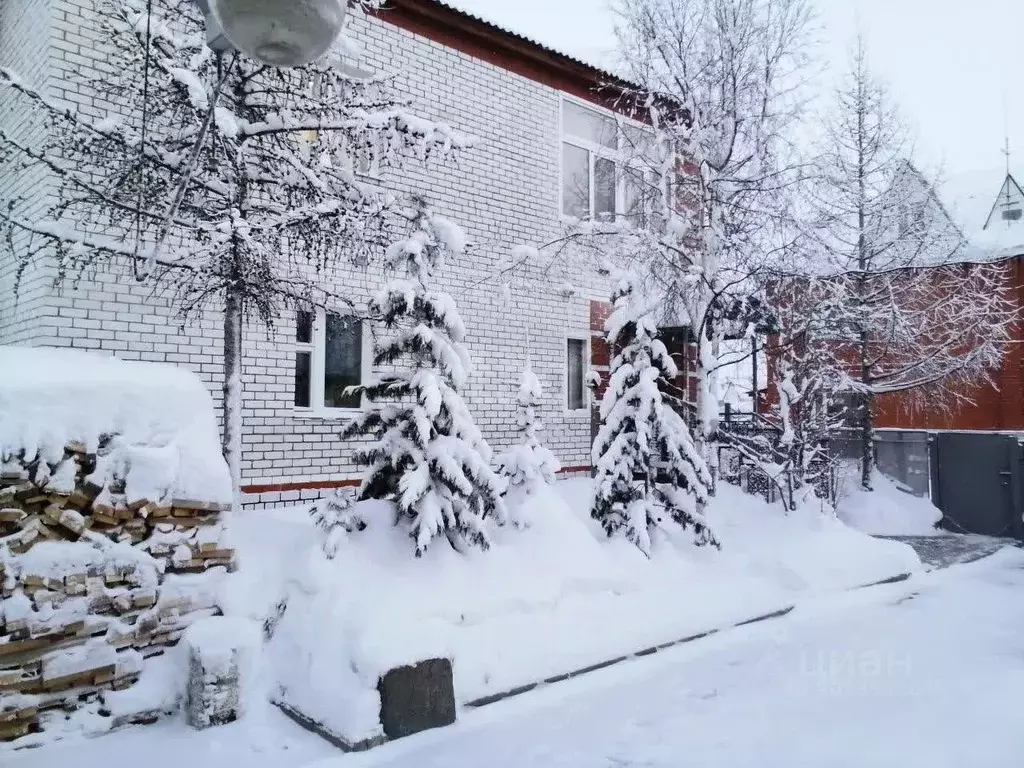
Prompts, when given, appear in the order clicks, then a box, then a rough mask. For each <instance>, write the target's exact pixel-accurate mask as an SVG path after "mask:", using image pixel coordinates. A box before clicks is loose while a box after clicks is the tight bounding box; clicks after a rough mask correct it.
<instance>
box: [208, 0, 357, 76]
mask: <svg viewBox="0 0 1024 768" xmlns="http://www.w3.org/2000/svg"><path fill="white" fill-rule="evenodd" d="M195 3H196V5H197V6H199V8H200V10H202V12H203V16H204V17H205V18H206V41H207V44H208V45H209V46H210V48H212V49H213V50H215V51H226V50H230V49H232V48H235V49H237V50H239V51H241V52H242V53H244V54H245V55H247V56H250V57H252V58H254V59H256V60H257V61H261V62H263V63H265V64H270V65H271V66H274V67H301V66H302V65H304V64H308V63H309V62H311V61H313V60H315V59H317V58H319V57H320V56H322V55H323V54H325V53H326V52H327V51H328V49H329V48H330V47H331V44H332V43H333V42H334V41H335V40H336V39H337V37H338V35H339V34H340V32H341V27H342V24H343V22H344V21H345V9H346V0H195Z"/></svg>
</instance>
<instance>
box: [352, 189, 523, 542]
mask: <svg viewBox="0 0 1024 768" xmlns="http://www.w3.org/2000/svg"><path fill="white" fill-rule="evenodd" d="M409 219H410V221H411V223H412V232H411V234H410V235H409V236H408V237H404V238H402V239H400V240H399V241H397V242H396V243H394V244H393V245H392V246H391V247H390V248H389V249H388V252H387V263H388V265H389V266H390V267H391V268H393V269H395V270H396V271H397V272H398V273H400V274H401V273H404V274H405V277H402V278H398V279H395V280H393V281H391V282H389V283H387V284H386V285H385V286H384V288H383V289H382V290H381V291H380V292H379V293H378V294H377V296H376V297H374V298H373V299H372V300H371V301H370V306H369V310H370V314H371V315H373V316H377V317H380V318H381V320H382V322H383V323H384V325H385V326H386V328H387V329H388V330H389V331H391V333H390V334H388V336H387V338H385V339H383V340H381V341H379V342H378V345H377V348H376V351H375V354H374V364H375V365H377V366H382V367H388V368H391V367H393V366H395V364H396V363H398V362H399V361H402V362H404V363H406V365H407V369H406V370H404V371H395V372H394V373H389V375H388V376H387V377H385V378H383V379H382V380H381V381H380V382H378V383H376V384H370V385H366V386H359V387H353V388H351V391H352V392H353V393H360V394H364V395H365V396H366V397H367V398H368V399H369V400H370V401H371V402H372V403H374V407H372V408H370V409H369V410H367V411H366V412H365V413H363V414H361V415H360V416H359V417H357V418H356V419H355V420H354V421H353V422H352V423H351V424H350V425H349V426H348V427H347V428H346V429H345V431H344V432H343V434H342V436H343V437H345V438H352V437H356V436H357V435H370V436H372V437H373V442H372V443H370V445H369V446H368V447H367V448H365V449H363V450H360V451H357V452H356V455H355V458H356V461H357V462H359V463H361V464H365V465H367V469H366V472H365V474H364V476H363V481H362V484H361V486H360V487H359V490H358V492H357V497H358V498H359V499H386V500H390V501H394V502H395V504H396V505H397V514H398V520H397V521H396V522H397V523H398V524H403V523H404V524H407V525H408V526H409V534H410V536H411V537H412V539H413V540H414V541H415V542H416V555H417V557H418V556H420V555H422V554H423V552H424V551H425V550H426V548H427V546H428V545H429V544H430V542H431V541H432V540H433V539H434V538H435V537H437V536H440V535H442V534H444V535H446V536H447V538H448V540H449V542H450V543H451V545H452V546H453V547H454V548H455V549H456V550H459V551H462V550H464V549H465V546H466V545H472V546H477V547H481V548H484V549H486V548H487V547H488V546H489V540H488V536H487V532H486V528H485V520H486V519H487V518H488V517H491V518H494V519H496V520H497V521H498V522H499V523H503V522H504V521H505V519H506V515H505V504H504V501H503V499H502V493H503V492H504V490H505V483H504V480H503V479H502V478H501V477H499V476H498V475H497V474H496V473H495V472H494V471H493V470H492V469H491V467H490V464H489V461H490V448H489V447H488V445H487V443H486V442H485V441H484V439H483V436H482V435H481V434H480V430H479V429H478V428H477V427H476V425H475V424H474V423H473V418H472V416H471V415H470V413H469V410H468V409H467V408H466V404H465V402H464V401H463V400H462V397H461V395H460V394H459V390H460V389H462V387H463V386H464V385H465V383H466V377H467V375H468V373H469V355H468V353H467V352H466V348H465V346H464V345H463V341H464V339H465V336H466V329H465V326H464V325H463V323H462V319H461V318H460V317H459V314H458V311H457V309H456V307H455V302H454V301H453V300H452V298H451V296H449V295H447V294H445V293H441V292H439V291H436V290H433V288H432V287H431V278H432V276H433V275H434V273H435V272H436V270H438V269H440V268H441V267H442V266H443V265H444V262H445V257H446V256H447V255H449V254H459V253H462V251H463V250H464V248H465V236H464V235H463V233H462V230H461V229H459V227H458V226H456V225H455V224H453V223H452V222H450V221H448V220H446V219H443V218H441V217H440V216H435V215H434V214H433V213H431V211H430V210H429V209H428V208H427V206H426V205H425V204H424V203H423V201H420V200H417V201H416V204H415V209H414V210H412V211H411V212H410V213H409Z"/></svg>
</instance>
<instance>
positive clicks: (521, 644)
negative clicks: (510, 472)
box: [225, 479, 920, 742]
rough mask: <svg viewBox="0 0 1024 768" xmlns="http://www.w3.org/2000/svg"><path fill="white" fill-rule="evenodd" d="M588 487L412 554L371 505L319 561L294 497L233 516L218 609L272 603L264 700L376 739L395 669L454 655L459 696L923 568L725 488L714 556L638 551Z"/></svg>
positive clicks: (661, 548)
mask: <svg viewBox="0 0 1024 768" xmlns="http://www.w3.org/2000/svg"><path fill="white" fill-rule="evenodd" d="M591 494H592V486H591V481H590V480H589V479H581V480H566V481H562V482H560V483H558V484H556V486H555V487H554V488H553V489H550V490H548V491H547V492H546V493H544V494H543V495H541V496H538V497H536V498H534V500H533V501H532V502H531V503H530V504H529V507H528V508H527V509H523V510H521V514H522V516H523V517H525V518H527V519H528V520H529V521H530V526H529V528H527V529H525V530H517V529H515V528H512V527H507V528H504V529H500V530H498V531H497V532H496V533H495V535H494V546H493V547H492V549H491V550H490V551H488V552H476V551H473V552H470V553H468V554H465V555H460V554H457V553H456V552H455V551H453V550H452V549H451V548H449V547H448V546H446V545H445V543H444V541H443V540H439V541H437V542H435V543H434V545H433V546H432V547H431V548H430V549H428V550H427V552H426V553H425V555H424V556H423V557H422V558H421V559H415V558H414V557H413V556H412V543H411V542H410V541H409V539H408V538H407V537H406V536H405V535H404V534H402V533H400V532H399V531H397V530H396V529H395V528H394V527H393V526H392V520H393V513H392V511H391V509H390V508H389V506H388V505H387V504H384V503H380V502H366V503H363V504H361V505H360V512H361V513H362V514H363V516H364V517H365V519H366V520H367V522H368V524H369V525H368V528H367V529H366V530H365V531H362V532H360V533H356V534H352V535H350V536H349V537H348V538H347V539H346V540H345V541H344V542H343V543H342V544H341V547H340V548H339V550H338V551H337V554H336V556H335V557H334V559H332V560H328V559H326V558H325V557H324V556H323V554H322V552H321V550H320V546H319V536H320V534H319V532H318V531H317V530H316V529H315V528H314V527H313V526H312V525H311V524H310V523H309V522H308V520H307V516H306V515H305V513H304V510H301V509H292V510H278V511H272V512H268V513H252V514H247V515H245V516H244V517H242V518H241V519H239V520H238V521H237V525H236V530H235V544H236V546H237V548H238V551H239V555H240V557H241V558H242V568H241V570H240V572H239V573H238V574H236V575H235V576H233V577H232V579H231V581H232V584H231V585H230V589H231V594H230V595H229V596H227V597H226V599H225V607H226V610H228V611H234V612H238V613H243V614H247V615H249V616H250V617H252V618H262V617H265V616H274V617H276V616H278V615H280V618H279V620H278V621H277V624H276V629H275V632H274V635H273V638H272V640H271V641H270V643H269V647H268V653H269V658H268V665H269V668H270V669H272V670H273V674H274V675H276V694H275V695H276V697H277V698H278V700H280V701H281V702H283V703H285V704H287V705H288V706H290V707H292V708H294V709H297V710H299V711H301V712H302V713H303V714H304V715H306V716H307V717H310V718H312V719H314V720H317V721H319V722H321V723H323V724H324V725H325V726H327V727H328V728H329V729H330V730H332V731H334V732H335V733H337V734H340V735H342V736H343V737H344V738H345V739H346V740H349V741H350V742H357V741H362V740H365V739H373V738H376V737H378V736H380V735H381V726H380V723H379V722H378V712H379V707H380V701H379V697H378V694H377V690H376V686H377V680H378V678H379V676H380V675H381V674H382V673H384V672H385V671H386V670H388V669H390V668H392V667H395V666H398V665H402V664H408V663H412V662H415V661H419V660H422V659H424V658H428V657H433V656H447V657H449V658H451V659H452V660H453V662H454V670H455V690H456V695H457V697H458V699H459V701H460V702H462V703H465V702H468V701H472V700H474V699H476V698H479V697H482V696H486V695H489V694H492V693H497V692H501V691H505V690H509V689H511V688H514V687H516V686H519V685H524V684H527V683H532V682H536V681H539V680H543V679H544V678H546V677H551V676H555V675H559V674H564V673H566V672H569V671H572V670H575V669H578V668H581V667H584V666H587V665H589V664H594V663H598V662H601V661H605V660H608V659H611V658H614V657H616V656H619V655H622V654H624V653H631V652H634V651H638V650H641V649H643V648H645V647H648V646H651V645H654V644H657V643H663V642H667V641H670V640H675V639H678V638H681V637H684V636H686V635H690V634H694V633H696V632H700V631H703V630H707V629H711V628H717V627H721V626H724V625H728V624H730V623H732V622H735V621H740V620H743V619H747V618H750V617H752V616H754V615H757V614H761V613H766V612H769V611H772V610H776V609H778V608H781V607H784V606H787V605H790V604H792V602H793V601H794V600H796V599H798V598H800V597H803V596H808V595H813V594H819V593H823V592H828V591H834V590H838V589H844V588H848V587H854V586H859V585H861V584H865V583H869V582H873V581H877V580H881V579H883V578H887V577H890V576H893V575H895V574H897V573H902V572H906V571H912V570H916V569H918V568H919V567H920V562H919V560H918V559H917V556H916V555H915V554H914V553H913V552H912V550H910V549H909V548H908V547H906V546H904V545H902V544H898V543H895V542H889V541H879V540H875V539H871V538H869V537H867V536H864V535H863V534H860V533H858V532H856V531H854V530H851V529H850V528H848V527H846V526H845V525H843V524H842V523H840V522H839V521H838V520H836V519H835V518H834V517H833V516H831V515H826V514H821V513H820V512H818V511H816V510H811V509H801V510H800V511H798V512H795V513H790V514H789V515H786V514H784V513H783V511H782V509H781V507H778V506H776V507H769V506H767V505H765V504H764V503H763V502H761V501H759V500H758V499H756V498H754V497H750V496H746V495H743V494H741V493H740V492H739V491H738V490H736V489H733V488H731V487H728V486H726V487H724V488H722V489H721V491H720V494H719V496H718V497H717V499H716V500H715V503H714V505H713V506H712V507H711V508H710V509H709V510H708V515H709V519H710V520H711V521H712V522H713V524H714V525H715V526H716V533H717V535H718V536H719V538H720V540H721V541H722V544H723V549H722V550H721V551H717V550H714V549H711V548H707V547H704V548H697V547H695V546H694V545H693V544H692V543H691V537H690V534H689V533H686V532H681V531H680V532H677V533H674V534H672V535H669V534H668V533H664V534H662V535H660V536H659V537H656V540H655V542H654V554H653V557H652V558H651V559H650V560H648V559H647V558H645V557H644V556H643V555H642V554H641V553H640V552H639V550H637V549H636V547H634V546H632V545H631V544H629V543H628V542H626V541H624V540H621V539H613V540H608V539H607V538H606V537H605V535H604V533H603V531H601V529H600V527H599V526H598V525H597V524H596V523H595V522H593V521H592V520H591V519H590V517H589V507H590V500H591ZM284 598H287V602H286V605H287V607H286V608H285V610H284V612H283V614H281V613H280V607H281V605H283V603H282V602H281V601H282V600H283V599H284Z"/></svg>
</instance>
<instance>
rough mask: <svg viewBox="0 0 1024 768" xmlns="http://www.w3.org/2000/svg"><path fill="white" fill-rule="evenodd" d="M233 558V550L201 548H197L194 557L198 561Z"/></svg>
mask: <svg viewBox="0 0 1024 768" xmlns="http://www.w3.org/2000/svg"><path fill="white" fill-rule="evenodd" d="M234 556H235V550H233V549H203V548H202V546H200V547H199V552H198V553H196V557H197V558H198V559H200V560H207V559H210V558H214V559H225V560H231V559H232V558H233V557H234Z"/></svg>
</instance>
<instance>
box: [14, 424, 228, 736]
mask: <svg viewBox="0 0 1024 768" xmlns="http://www.w3.org/2000/svg"><path fill="white" fill-rule="evenodd" d="M58 452H59V449H58ZM51 458H52V457H51ZM130 498H131V497H130V496H129V495H128V494H127V493H126V488H125V483H124V481H123V480H118V473H117V471H116V470H112V469H111V468H110V467H104V444H103V443H102V442H101V444H100V446H99V448H98V449H97V450H96V451H95V452H90V451H88V450H87V449H86V447H85V446H84V445H81V444H71V445H68V446H67V447H66V449H65V451H64V455H63V457H62V458H61V459H60V460H59V461H57V462H52V461H47V460H44V459H43V458H40V457H38V456H26V455H25V453H24V452H23V453H22V454H21V455H20V456H17V457H8V460H7V461H6V462H3V463H0V740H12V739H17V738H19V737H21V736H24V735H26V734H28V733H31V732H33V731H37V730H39V729H41V728H43V727H45V723H46V721H47V718H46V717H45V714H44V713H46V711H47V710H53V709H63V710H66V711H71V710H74V709H76V708H78V707H80V706H82V705H83V703H86V702H90V701H97V700H99V701H100V702H102V696H103V693H104V692H105V691H117V690H121V689H124V688H127V687H129V686H131V685H132V684H134V683H135V682H136V681H137V680H138V678H139V675H140V673H141V672H142V670H143V667H144V664H143V661H144V659H145V658H147V657H149V656H153V655H158V654H161V653H163V651H164V649H165V648H166V647H167V646H169V645H173V644H174V643H176V642H177V641H178V639H179V638H180V636H181V634H182V632H183V631H184V629H185V628H186V627H187V626H188V625H189V624H190V623H191V622H192V621H193V620H195V619H198V618H202V617H205V616H210V615H213V614H215V613H217V608H216V604H215V596H214V594H213V590H212V589H210V588H208V587H207V586H206V584H207V582H206V580H204V579H203V578H201V577H200V575H201V574H203V573H205V572H207V571H209V570H210V569H215V568H217V567H221V568H226V569H228V570H231V569H233V565H234V553H233V551H232V550H230V549H225V548H223V547H222V546H221V544H220V540H221V539H220V534H221V525H220V521H219V517H220V513H221V512H222V511H224V510H225V509H226V507H225V506H224V505H221V504H210V503H204V502H202V501H197V500H187V499H175V498H164V499H139V498H131V500H130V501H129V499H130ZM101 712H102V709H101Z"/></svg>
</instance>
